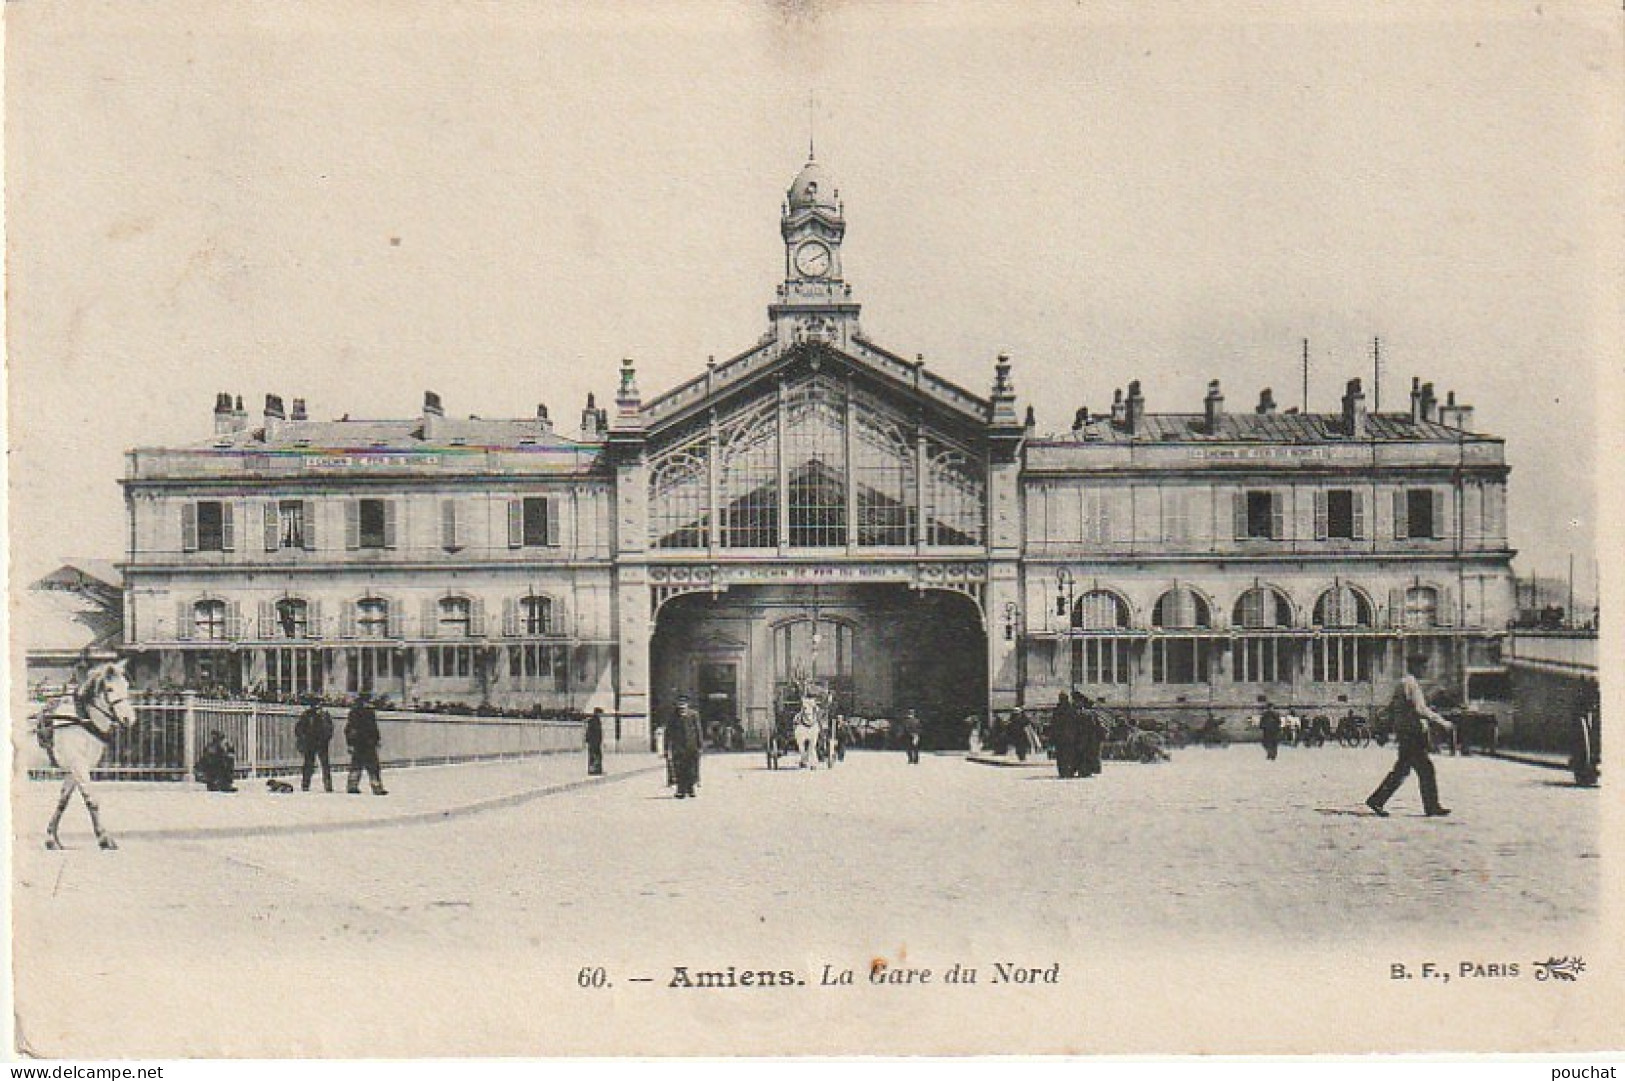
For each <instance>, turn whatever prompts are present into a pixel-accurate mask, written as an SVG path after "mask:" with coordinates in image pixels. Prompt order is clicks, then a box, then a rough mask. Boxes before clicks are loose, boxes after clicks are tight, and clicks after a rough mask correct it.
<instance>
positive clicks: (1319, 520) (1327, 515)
mask: <svg viewBox="0 0 1625 1081" xmlns="http://www.w3.org/2000/svg"><path fill="white" fill-rule="evenodd" d="M1329 499H1330V494H1329V493H1327V492H1316V493H1315V539H1316V540H1325V539H1326V538H1327V537H1329V536H1331V532H1332V530H1331V511H1330V508H1329V506H1328V505H1327V504H1328V500H1329Z"/></svg>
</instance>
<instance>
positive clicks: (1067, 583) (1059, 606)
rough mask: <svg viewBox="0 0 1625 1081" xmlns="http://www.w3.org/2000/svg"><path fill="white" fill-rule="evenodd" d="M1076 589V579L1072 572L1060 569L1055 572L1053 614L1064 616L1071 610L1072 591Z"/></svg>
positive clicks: (1063, 568)
mask: <svg viewBox="0 0 1625 1081" xmlns="http://www.w3.org/2000/svg"><path fill="white" fill-rule="evenodd" d="M1076 588H1077V579H1075V578H1073V577H1072V572H1071V571H1069V570H1067V569H1066V568H1065V567H1062V568H1061V569H1060V570H1058V571H1056V572H1055V614H1056V615H1058V616H1065V615H1066V614H1067V613H1068V612H1070V611H1071V610H1072V597H1073V591H1074V590H1075V589H1076Z"/></svg>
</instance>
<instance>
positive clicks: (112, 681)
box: [38, 661, 136, 851]
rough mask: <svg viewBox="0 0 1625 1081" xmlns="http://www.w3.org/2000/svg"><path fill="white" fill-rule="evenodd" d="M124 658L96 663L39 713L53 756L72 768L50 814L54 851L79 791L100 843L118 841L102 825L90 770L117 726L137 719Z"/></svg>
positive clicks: (48, 839) (66, 768) (49, 835)
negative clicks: (69, 691) (65, 814)
mask: <svg viewBox="0 0 1625 1081" xmlns="http://www.w3.org/2000/svg"><path fill="white" fill-rule="evenodd" d="M124 664H125V662H124V661H116V662H113V663H110V664H103V665H99V666H98V667H96V668H93V669H92V670H91V671H90V674H89V675H87V676H86V677H85V680H84V682H83V683H81V684H80V686H79V689H78V690H77V691H75V692H74V693H73V694H65V695H62V696H61V697H60V698H57V699H55V700H53V701H51V702H49V703H47V704H46V706H45V709H44V711H42V713H41V715H40V718H39V722H38V723H39V725H40V729H41V730H42V733H43V731H44V730H46V729H48V730H49V732H50V744H49V748H48V749H49V750H50V752H51V757H52V758H53V759H55V760H56V764H57V765H58V766H59V767H61V768H62V770H63V771H64V772H65V773H67V776H66V777H64V778H63V780H62V794H61V795H60V796H59V797H57V801H56V813H55V814H53V815H52V816H51V824H50V826H49V827H48V828H47V830H46V835H45V847H46V848H48V849H51V850H53V851H55V850H58V849H60V848H61V847H62V841H61V839H60V838H58V837H57V835H56V831H57V827H58V826H60V825H61V824H62V813H63V812H64V811H66V810H67V809H68V801H69V800H70V799H72V798H73V794H74V792H75V791H77V792H78V793H79V795H80V797H81V798H82V799H83V800H84V801H85V810H87V811H89V812H90V825H91V827H92V828H93V829H95V831H96V843H97V844H98V845H100V846H101V847H102V848H106V849H114V848H117V847H118V845H116V844H114V843H113V838H112V837H111V836H109V834H108V833H107V831H106V830H104V829H102V820H101V815H100V814H99V813H98V811H97V807H96V797H95V796H94V795H92V794H91V791H90V771H91V770H93V769H95V768H96V766H97V764H98V763H100V762H101V760H102V755H103V753H105V752H106V750H107V747H108V744H109V743H110V742H111V741H112V738H113V733H114V731H115V730H117V729H127V728H130V727H132V726H133V725H134V724H135V720H136V717H135V708H134V707H133V706H131V705H130V680H129V677H128V676H127V675H126V674H125V672H124Z"/></svg>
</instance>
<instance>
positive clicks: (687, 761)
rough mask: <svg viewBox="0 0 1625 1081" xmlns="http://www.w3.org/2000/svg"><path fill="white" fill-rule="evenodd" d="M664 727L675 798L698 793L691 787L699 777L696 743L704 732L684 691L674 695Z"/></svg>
mask: <svg viewBox="0 0 1625 1081" xmlns="http://www.w3.org/2000/svg"><path fill="white" fill-rule="evenodd" d="M667 728H668V731H667V732H666V755H667V757H668V758H669V759H670V761H671V769H672V775H673V778H674V780H675V781H676V782H677V798H678V799H685V798H690V797H693V796H696V795H697V794H698V793H696V792H695V791H694V786H695V785H696V784H698V783H699V780H700V746H701V743H702V742H703V740H704V733H703V731H702V730H701V727H700V715H699V713H697V712H696V711H695V709H694V707H693V706H691V705H689V704H688V695H686V694H685V695H680V696H679V697H678V699H677V709H676V712H675V713H674V715H673V716H672V719H671V721H670V722H669V724H668V726H667Z"/></svg>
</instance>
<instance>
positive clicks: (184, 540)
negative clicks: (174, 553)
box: [181, 503, 197, 552]
mask: <svg viewBox="0 0 1625 1081" xmlns="http://www.w3.org/2000/svg"><path fill="white" fill-rule="evenodd" d="M181 551H183V552H195V551H197V504H196V503H182V504H181Z"/></svg>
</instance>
